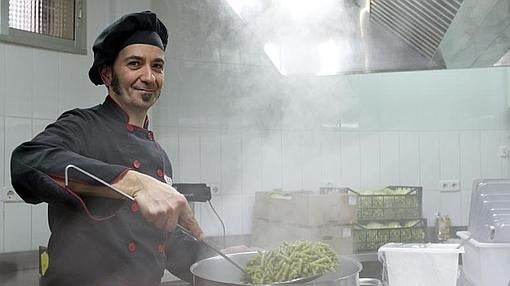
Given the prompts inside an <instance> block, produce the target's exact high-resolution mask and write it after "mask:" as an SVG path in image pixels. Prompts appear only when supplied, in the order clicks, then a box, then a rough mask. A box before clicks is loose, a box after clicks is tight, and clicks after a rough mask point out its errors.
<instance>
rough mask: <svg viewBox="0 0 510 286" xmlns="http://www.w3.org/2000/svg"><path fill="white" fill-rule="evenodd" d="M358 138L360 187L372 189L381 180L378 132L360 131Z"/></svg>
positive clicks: (375, 187) (377, 185)
mask: <svg viewBox="0 0 510 286" xmlns="http://www.w3.org/2000/svg"><path fill="white" fill-rule="evenodd" d="M359 139H360V149H361V151H360V165H361V166H360V169H361V175H360V180H361V188H362V189H364V190H374V189H377V188H378V187H380V182H381V179H380V178H381V177H380V175H381V172H380V170H381V149H380V148H381V143H380V137H379V133H374V132H361V133H360V135H359Z"/></svg>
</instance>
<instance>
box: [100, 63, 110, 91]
mask: <svg viewBox="0 0 510 286" xmlns="http://www.w3.org/2000/svg"><path fill="white" fill-rule="evenodd" d="M112 74H113V73H112V67H111V66H102V67H100V68H99V75H100V76H101V80H102V81H103V83H104V85H106V86H111V85H112V78H113V75H112Z"/></svg>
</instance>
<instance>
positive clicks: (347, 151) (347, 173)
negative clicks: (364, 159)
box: [340, 132, 361, 189]
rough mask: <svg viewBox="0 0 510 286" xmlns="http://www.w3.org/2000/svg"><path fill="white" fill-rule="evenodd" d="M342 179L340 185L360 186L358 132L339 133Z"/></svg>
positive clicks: (358, 187)
mask: <svg viewBox="0 0 510 286" xmlns="http://www.w3.org/2000/svg"><path fill="white" fill-rule="evenodd" d="M341 144H342V145H341V147H340V148H341V150H342V181H341V182H340V185H341V186H350V187H352V188H354V189H360V188H361V144H360V136H359V133H356V132H345V133H342V135H341Z"/></svg>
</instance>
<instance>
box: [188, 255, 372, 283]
mask: <svg viewBox="0 0 510 286" xmlns="http://www.w3.org/2000/svg"><path fill="white" fill-rule="evenodd" d="M257 254H258V252H256V251H252V252H241V253H235V254H231V255H229V256H230V258H231V259H232V260H234V261H236V262H237V263H238V264H240V265H246V264H247V263H248V261H250V259H252V258H253V257H255V256H256V255H257ZM361 269H362V266H361V264H360V263H359V262H358V261H356V260H355V259H354V258H351V257H346V256H339V257H338V267H337V269H336V271H335V272H330V273H324V274H323V275H322V276H320V277H318V278H317V279H315V280H313V281H300V282H299V283H296V284H300V285H316V286H358V285H360V280H359V272H360V271H361ZM190 270H191V273H192V274H193V285H194V286H246V283H244V282H241V281H242V279H241V278H242V277H241V273H240V272H239V271H236V269H233V268H232V267H231V266H230V263H229V262H228V261H226V260H225V259H223V257H221V256H215V257H210V258H206V259H203V260H200V261H198V262H196V263H194V264H193V265H192V266H191V268H190ZM368 282H373V280H372V281H367V283H368ZM273 285H276V284H273ZM368 285H377V284H368ZM379 285H380V284H379Z"/></svg>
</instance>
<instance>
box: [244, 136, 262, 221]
mask: <svg viewBox="0 0 510 286" xmlns="http://www.w3.org/2000/svg"><path fill="white" fill-rule="evenodd" d="M241 140H242V143H241V144H242V170H243V181H242V185H243V195H244V197H245V198H253V196H254V195H255V192H260V191H262V156H261V155H262V141H261V138H260V134H259V133H258V132H246V133H244V134H243V135H242V138H241ZM245 201H246V200H245ZM245 203H246V204H249V202H245ZM250 211H251V209H250ZM248 213H250V212H248ZM250 215H251V213H250ZM250 217H251V216H250Z"/></svg>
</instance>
